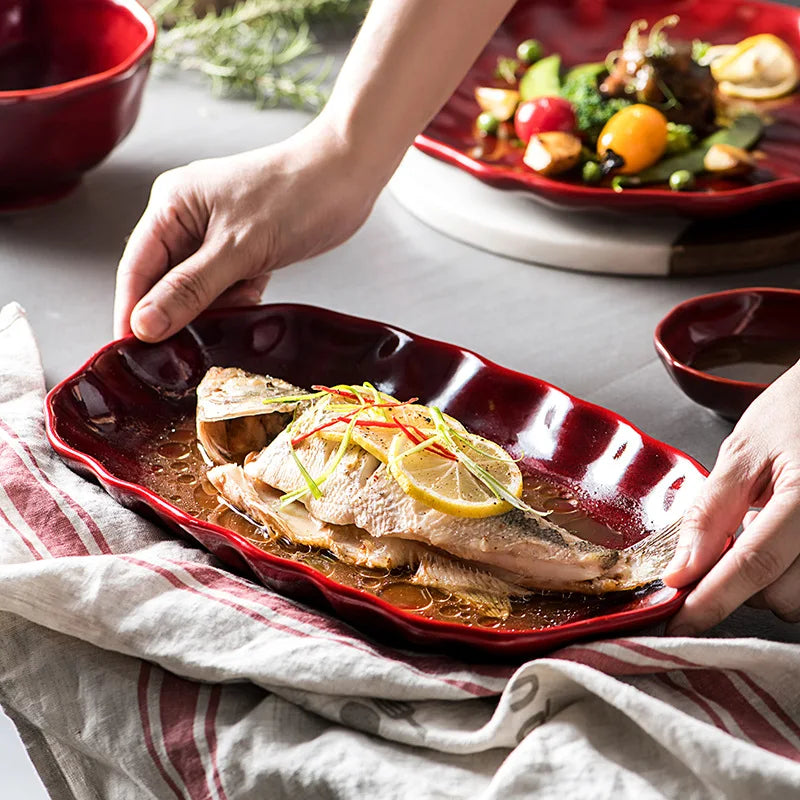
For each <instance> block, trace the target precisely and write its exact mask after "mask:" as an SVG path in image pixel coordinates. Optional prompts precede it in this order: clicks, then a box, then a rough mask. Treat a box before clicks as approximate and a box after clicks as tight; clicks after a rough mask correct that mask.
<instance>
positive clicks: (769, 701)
mask: <svg viewBox="0 0 800 800" xmlns="http://www.w3.org/2000/svg"><path fill="white" fill-rule="evenodd" d="M617 643H618V644H621V645H622V646H623V647H627V648H628V649H629V650H633V651H635V652H637V653H641V654H642V655H646V656H648V657H650V658H652V659H654V660H660V661H669V662H671V663H673V664H679V665H681V666H683V667H688V668H691V669H700V670H707V669H708V667H706V666H705V665H703V664H698V663H697V662H694V661H689V660H687V659H685V658H681V657H680V656H674V655H671V654H669V653H662V652H661V651H659V650H655V649H653V648H652V647H647V646H645V645H642V644H639V643H638V642H631V641H629V640H625V639H619V640H617ZM731 672H732V673H733V674H734V675H736V676H738V677H739V678H740V679H741V680H742V681H744V683H746V684H747V686H749V687H750V689H751V690H752V691H753V693H754V694H756V695H758V697H760V698H761V700H762V702H763V703H764V705H766V706H767V708H769V709H770V711H772V712H773V713H774V714H775V716H777V717H778V718H779V719H780V720H781V722H783V724H784V725H786V727H787V728H789V729H790V730H791V731H792V733H794V734H795V735H796V736H798V737H800V725H798V724H797V723H796V722H795V720H794V719H792V718H791V717H790V716H789V715H788V714H787V713H786V712H785V711H784V709H783V707H782V706H781V704H780V703H779V702H778V701H777V700H776V699H775V697H773V696H772V695H771V694H770V693H769V692H768V691H767V690H766V689H764V687H763V686H761V685H759V684H758V683H757V682H756V681H755V679H754V678H752V677H751V676H750V675H749V674H748V673H746V672H744V671H743V670H740V669H737V670H731ZM743 699H744V698H743ZM745 702H748V701H747V700H746V699H745ZM748 704H749V703H748ZM750 705H751V704H750ZM751 707H752V705H751ZM753 711H754V713H756V714H759V716H761V717H762V718H763V715H762V714H761V712H759V711H758V710H757V709H755V708H754V709H753ZM767 724H769V725H770V727H772V728H773V729H775V727H774V725H772V724H771V723H769V722H768V721H767ZM776 733H778V732H777V730H776ZM778 735H779V736H782V735H781V734H780V733H778Z"/></svg>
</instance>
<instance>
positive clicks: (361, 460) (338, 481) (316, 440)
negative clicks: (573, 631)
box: [244, 408, 671, 594]
mask: <svg viewBox="0 0 800 800" xmlns="http://www.w3.org/2000/svg"><path fill="white" fill-rule="evenodd" d="M318 422H319V415H318V414H316V415H315V413H314V409H313V408H312V409H309V410H307V411H306V412H304V413H303V415H301V417H300V418H299V419H298V420H296V421H295V423H294V424H293V426H292V430H293V432H294V433H297V432H298V431H305V430H308V429H310V428H311V427H312V426H313V425H314V424H316V423H318ZM292 435H294V434H290V433H288V432H286V431H284V432H282V433H280V434H279V435H278V436H277V437H276V438H275V439H274V440H273V442H272V443H271V444H270V445H269V446H267V447H266V448H265V449H264V450H262V451H261V452H260V453H259V454H258V456H257V457H255V458H254V459H253V460H251V461H250V462H249V463H247V464H246V465H245V468H244V469H245V473H246V474H247V475H248V476H249V477H250V478H252V479H254V480H256V481H258V482H260V483H263V484H266V485H268V486H272V487H274V488H276V489H278V490H280V491H281V492H286V493H289V492H294V491H297V490H302V489H304V488H306V486H307V484H306V481H305V478H304V477H303V475H302V473H301V471H300V469H299V467H298V466H297V464H296V462H295V461H294V459H293V458H292V455H291V449H290V446H289V440H290V437H291V436H292ZM338 447H339V445H338V443H336V442H332V441H327V440H325V439H322V438H320V437H318V436H312V437H309V438H308V439H306V440H304V441H302V442H300V443H299V444H298V445H297V446H296V448H295V450H296V453H297V456H298V458H299V459H300V460H301V461H302V463H303V464H304V466H305V467H306V469H307V470H308V472H309V473H310V474H312V475H320V474H322V473H323V472H324V470H325V469H326V468H327V467H328V466H329V465H330V464H331V462H332V460H333V459H334V457H335V455H336V452H337V449H338ZM302 501H303V503H304V504H305V505H306V508H307V509H308V510H309V512H310V513H311V514H313V515H314V516H315V517H318V518H319V519H321V520H325V521H326V522H331V523H334V524H337V525H352V524H355V525H356V526H358V527H359V528H362V529H363V530H365V531H366V532H367V533H369V534H370V535H372V536H373V537H376V538H381V537H385V536H388V537H392V538H398V539H411V540H414V541H417V542H421V543H424V544H426V545H429V546H431V547H434V548H436V549H437V550H439V551H444V552H446V553H448V554H450V555H452V556H455V557H457V558H460V559H464V560H466V561H469V562H471V563H473V564H480V565H481V567H482V568H484V569H486V570H489V571H491V572H492V573H493V574H494V575H496V576H498V577H500V578H502V579H503V580H504V581H507V582H509V583H512V584H515V585H519V586H523V587H526V588H528V589H545V590H552V591H572V592H581V593H584V594H605V593H606V592H613V591H622V590H628V589H633V588H636V587H638V586H641V585H643V584H646V583H649V582H651V581H653V580H655V579H656V578H657V577H658V576H659V574H660V573H661V572H663V569H664V567H665V566H666V564H667V563H668V562H669V556H670V553H671V547H670V545H671V540H670V541H665V540H658V541H656V540H655V539H652V540H650V547H649V548H646V547H645V546H644V545H641V546H639V547H637V548H636V549H629V550H615V549H609V548H606V547H602V546H600V545H597V544H593V543H591V542H588V541H586V540H585V539H581V538H580V537H578V536H576V535H575V534H573V533H570V532H569V531H568V530H566V529H565V528H563V527H561V526H559V525H555V524H554V523H552V522H549V521H548V520H547V519H546V518H544V517H543V516H541V515H536V514H528V513H525V512H523V511H519V510H516V509H514V510H512V511H509V512H508V513H506V514H500V515H498V516H493V517H486V518H483V519H465V518H463V517H454V516H451V515H449V514H445V513H442V512H441V511H437V510H435V509H432V508H430V507H429V506H426V505H425V504H424V503H421V502H419V501H418V500H415V499H414V498H412V497H411V496H409V495H407V494H406V493H405V492H404V491H403V490H402V488H401V487H400V485H399V484H398V483H397V482H396V481H395V480H394V479H393V478H392V477H391V475H390V474H389V471H388V469H387V468H386V466H385V465H383V464H381V463H380V462H379V461H378V460H377V459H376V458H374V457H373V456H371V455H370V454H369V453H366V452H365V451H364V450H362V449H361V448H360V447H359V446H357V445H350V446H348V448H347V450H346V453H345V456H344V458H343V459H342V462H341V463H340V465H339V467H338V468H337V470H336V471H335V472H334V473H333V475H332V476H331V478H330V479H329V480H328V481H327V482H326V483H325V486H324V494H323V495H322V497H321V498H314V497H313V496H311V495H310V494H306V495H305V496H304V497H303V498H302Z"/></svg>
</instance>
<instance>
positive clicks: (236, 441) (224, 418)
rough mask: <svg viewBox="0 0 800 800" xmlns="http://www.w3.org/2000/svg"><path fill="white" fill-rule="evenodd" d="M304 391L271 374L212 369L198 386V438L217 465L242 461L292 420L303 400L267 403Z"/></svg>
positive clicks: (233, 368) (220, 368) (224, 368)
mask: <svg viewBox="0 0 800 800" xmlns="http://www.w3.org/2000/svg"><path fill="white" fill-rule="evenodd" d="M304 393H305V390H304V389H301V388H299V387H297V386H293V385H292V384H291V383H287V382H286V381H283V380H281V379H280V378H273V377H270V376H269V375H253V374H252V373H249V372H245V371H244V370H241V369H238V368H235V367H211V368H210V369H209V370H208V372H206V374H205V376H204V377H203V380H202V381H200V384H199V385H198V387H197V416H196V425H197V438H198V441H199V442H200V444H202V446H203V449H204V451H205V453H206V455H207V456H208V457H209V458H210V459H211V461H212V462H213V463H215V464H225V463H228V462H235V463H239V464H240V463H242V461H243V460H244V458H245V456H247V454H248V453H251V452H253V451H256V450H261V449H262V448H263V447H265V446H266V444H267V443H268V442H269V441H271V440H272V439H273V438H274V437H275V436H276V435H277V434H278V433H279V432H280V431H282V430H283V429H284V428H285V427H286V426H287V425H288V424H289V422H290V421H291V418H292V413H293V412H294V410H295V409H296V408H297V406H298V405H299V403H281V404H272V405H269V404H265V403H264V400H265V399H268V398H270V397H282V396H283V397H286V396H292V395H296V394H304Z"/></svg>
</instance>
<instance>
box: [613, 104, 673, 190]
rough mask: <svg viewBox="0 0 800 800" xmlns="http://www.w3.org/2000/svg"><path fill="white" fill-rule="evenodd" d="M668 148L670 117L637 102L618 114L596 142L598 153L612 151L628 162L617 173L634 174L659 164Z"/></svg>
mask: <svg viewBox="0 0 800 800" xmlns="http://www.w3.org/2000/svg"><path fill="white" fill-rule="evenodd" d="M666 148H667V118H666V117H665V116H664V115H663V114H662V113H661V112H660V111H659V110H658V109H657V108H653V107H652V106H646V105H644V104H641V103H637V104H635V105H632V106H628V107H627V108H623V109H622V110H621V111H617V113H616V114H614V116H613V117H611V119H610V120H609V121H608V122H607V123H606V126H605V127H604V128H603V131H602V133H601V134H600V138H599V139H598V140H597V154H598V155H599V156H603V155H605V153H606V151H607V150H613V151H614V152H615V153H616V154H617V155H618V156H622V158H624V159H625V164H624V166H622V167H620V168H619V169H618V170H617V172H618V173H619V174H621V175H635V174H636V173H637V172H641V171H642V170H643V169H647V168H648V167H649V166H652V165H653V164H655V163H656V161H658V160H659V159H660V158H661V156H663V155H664V151H665V150H666Z"/></svg>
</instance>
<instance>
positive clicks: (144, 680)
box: [137, 661, 186, 800]
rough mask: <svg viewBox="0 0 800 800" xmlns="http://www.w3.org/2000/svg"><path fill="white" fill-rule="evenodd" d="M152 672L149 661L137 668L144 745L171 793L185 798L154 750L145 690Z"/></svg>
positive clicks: (181, 798) (179, 797)
mask: <svg viewBox="0 0 800 800" xmlns="http://www.w3.org/2000/svg"><path fill="white" fill-rule="evenodd" d="M151 672H152V666H151V664H150V663H149V662H147V661H143V662H142V666H141V669H140V670H139V685H138V692H137V693H138V700H139V718H140V719H141V721H142V731H143V733H144V741H145V745H146V746H147V752H148V753H149V754H150V758H152V759H153V763H154V764H155V765H156V769H157V770H158V771H159V773H160V775H161V777H162V778H163V779H164V783H166V784H167V786H169V788H170V789H172V793H173V794H174V795H175V797H177V798H178V800H186V796H185V795H184V794H183V792H181V790H180V789H178V787H177V786H176V784H175V781H173V780H172V778H170V776H169V775H168V774H167V770H166V769H164V764H163V763H162V761H161V758H160V757H159V755H158V752H157V751H156V746H155V744H154V743H153V732H152V730H151V728H150V715H149V711H148V707H147V691H148V689H149V686H150V674H151Z"/></svg>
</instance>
